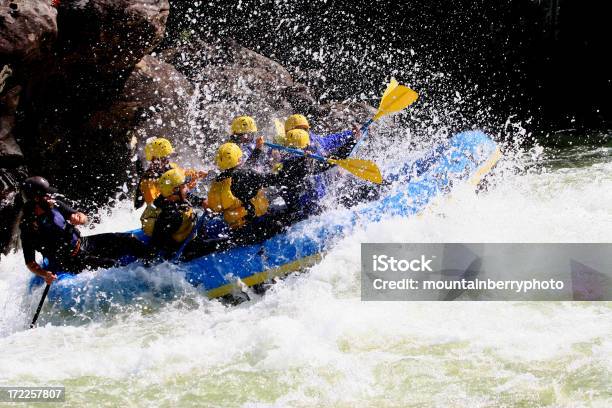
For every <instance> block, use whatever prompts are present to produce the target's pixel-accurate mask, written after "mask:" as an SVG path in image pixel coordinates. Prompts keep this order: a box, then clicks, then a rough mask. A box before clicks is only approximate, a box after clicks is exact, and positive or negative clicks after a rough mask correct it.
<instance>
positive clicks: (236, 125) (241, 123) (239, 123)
mask: <svg viewBox="0 0 612 408" xmlns="http://www.w3.org/2000/svg"><path fill="white" fill-rule="evenodd" d="M255 132H257V125H256V124H255V119H253V118H252V117H251V116H238V117H237V118H236V119H234V120H233V121H232V134H233V135H242V134H245V133H255Z"/></svg>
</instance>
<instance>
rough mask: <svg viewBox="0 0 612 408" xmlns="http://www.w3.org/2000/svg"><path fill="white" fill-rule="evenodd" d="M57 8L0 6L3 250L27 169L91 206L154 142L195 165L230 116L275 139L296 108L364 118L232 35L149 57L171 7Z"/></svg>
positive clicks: (150, 3)
mask: <svg viewBox="0 0 612 408" xmlns="http://www.w3.org/2000/svg"><path fill="white" fill-rule="evenodd" d="M56 3H59V5H57V4H56ZM54 4H56V7H54V6H52V2H51V0H10V1H9V0H0V126H1V128H0V249H2V250H6V249H7V248H8V246H9V242H10V241H11V237H13V238H14V234H13V230H14V226H15V220H16V216H17V214H18V212H19V205H20V203H19V201H20V200H19V194H18V193H19V191H18V186H19V184H20V182H21V181H22V180H23V179H24V178H25V177H27V175H28V174H30V175H33V174H38V175H43V176H45V177H47V178H48V179H49V180H50V181H51V182H52V183H53V184H55V185H56V186H57V187H59V188H60V190H61V191H63V192H64V193H66V194H67V195H68V196H70V197H72V198H75V199H79V200H80V201H81V202H82V203H84V204H91V205H92V206H93V205H98V204H104V203H106V202H107V200H108V199H109V198H113V197H115V196H116V195H117V194H118V193H120V192H122V191H124V192H125V191H126V187H127V190H128V191H129V190H130V189H131V188H132V187H133V185H134V180H135V179H136V177H135V176H136V175H137V172H138V171H139V161H140V160H139V155H140V153H141V152H142V149H141V148H142V146H143V144H144V142H145V140H146V139H147V138H148V137H151V136H160V135H164V136H166V137H168V138H170V139H172V140H173V141H174V142H175V144H176V145H177V147H178V151H179V154H181V156H182V157H181V159H184V160H187V159H188V158H189V159H190V160H189V161H196V162H199V163H200V164H203V163H207V162H209V160H210V156H209V154H210V153H211V151H212V150H213V148H214V147H216V146H217V145H218V144H219V143H221V141H222V140H224V139H225V138H226V137H227V134H228V130H229V129H228V128H229V123H230V121H231V119H232V118H233V116H235V115H239V114H251V115H253V116H255V118H256V119H257V121H258V123H259V124H260V127H261V128H262V130H264V131H265V132H266V133H267V134H268V135H271V134H272V132H273V126H272V119H273V118H276V117H283V116H286V115H289V114H291V113H293V112H302V113H307V114H309V115H311V117H312V118H313V120H314V122H315V123H317V126H318V128H317V129H318V130H321V131H324V130H325V131H326V130H339V129H340V128H342V127H347V126H348V127H350V126H351V125H352V124H353V123H357V122H362V121H363V120H365V118H366V117H367V116H368V115H370V114H371V111H372V108H371V107H369V106H367V105H347V104H342V103H331V104H327V105H318V104H317V103H316V101H315V99H314V97H313V96H312V92H311V91H310V90H309V89H308V88H307V87H305V86H304V85H301V84H299V83H296V82H295V81H294V80H293V78H292V76H291V75H290V74H289V72H288V71H287V70H286V69H285V68H283V67H282V66H281V65H279V64H278V63H276V62H274V61H272V60H270V59H268V58H265V57H263V56H262V55H260V54H257V53H255V52H253V51H251V50H248V49H246V48H243V47H241V46H239V45H238V44H237V43H234V42H232V41H229V40H227V41H221V42H216V43H203V42H197V41H194V42H192V43H189V44H188V45H187V46H183V47H180V48H176V47H174V48H169V49H167V50H165V51H164V52H162V54H161V55H156V53H154V52H153V50H154V49H155V47H156V46H157V45H158V44H159V42H160V41H161V39H162V37H163V36H164V29H165V24H166V20H167V17H168V14H169V12H170V10H169V4H168V0H60V1H59V2H54ZM175 66H176V68H175ZM177 68H178V69H177ZM185 74H186V75H185ZM191 159H194V160H191Z"/></svg>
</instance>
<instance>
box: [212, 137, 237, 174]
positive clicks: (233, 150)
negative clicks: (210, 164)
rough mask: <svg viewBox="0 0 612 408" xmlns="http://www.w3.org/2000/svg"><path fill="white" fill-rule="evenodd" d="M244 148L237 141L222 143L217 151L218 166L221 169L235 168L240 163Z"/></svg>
mask: <svg viewBox="0 0 612 408" xmlns="http://www.w3.org/2000/svg"><path fill="white" fill-rule="evenodd" d="M241 158H242V150H240V147H238V145H237V144H236V143H225V144H222V145H221V147H220V148H219V150H218V151H217V158H216V162H217V167H219V168H220V169H221V170H227V169H233V168H234V167H236V166H238V164H240V159H241Z"/></svg>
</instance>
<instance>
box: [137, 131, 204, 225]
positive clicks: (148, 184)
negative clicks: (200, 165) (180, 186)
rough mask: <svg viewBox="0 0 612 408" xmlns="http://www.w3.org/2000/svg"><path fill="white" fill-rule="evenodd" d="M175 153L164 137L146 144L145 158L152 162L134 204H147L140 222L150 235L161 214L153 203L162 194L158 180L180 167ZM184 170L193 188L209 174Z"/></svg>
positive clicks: (143, 176) (144, 175) (143, 177)
mask: <svg viewBox="0 0 612 408" xmlns="http://www.w3.org/2000/svg"><path fill="white" fill-rule="evenodd" d="M173 153H174V148H173V147H172V144H171V143H170V141H169V140H168V139H166V138H163V137H157V138H153V139H151V140H149V141H148V143H147V144H146V146H145V158H146V159H147V161H149V162H150V165H149V167H148V168H147V170H145V172H144V174H143V175H142V177H141V179H140V182H139V183H138V193H136V197H135V201H134V206H135V207H136V208H139V207H140V206H142V204H143V203H146V204H147V208H145V210H144V212H143V213H142V215H141V217H140V222H141V225H142V230H143V231H144V233H145V234H146V235H148V236H151V235H152V234H153V226H154V223H155V218H157V216H158V214H159V209H158V208H156V207H155V205H153V202H154V201H155V199H156V198H157V197H159V195H160V190H159V184H158V180H159V178H160V177H161V175H162V174H164V173H165V172H167V171H168V170H172V169H175V168H179V166H178V165H177V164H176V163H174V162H171V161H170V157H171V155H172V154H173ZM184 172H185V175H186V176H187V177H189V178H190V180H191V181H190V184H189V186H188V187H189V189H193V188H194V187H195V185H196V183H197V181H198V180H199V179H201V178H204V177H206V174H207V173H206V172H204V171H196V170H184Z"/></svg>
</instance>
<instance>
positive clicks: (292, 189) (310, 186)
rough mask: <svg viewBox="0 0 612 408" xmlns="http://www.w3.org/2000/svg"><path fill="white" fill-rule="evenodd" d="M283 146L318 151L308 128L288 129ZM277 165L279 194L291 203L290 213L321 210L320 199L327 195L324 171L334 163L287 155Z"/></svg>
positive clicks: (299, 213)
mask: <svg viewBox="0 0 612 408" xmlns="http://www.w3.org/2000/svg"><path fill="white" fill-rule="evenodd" d="M282 142H283V145H285V146H287V147H292V148H295V149H300V150H304V152H306V153H315V152H316V149H315V148H313V147H312V145H311V139H310V135H309V133H308V132H307V131H306V130H304V129H292V130H290V131H288V132H287V133H286V135H285V138H284V140H283V141H282ZM282 157H283V158H282V160H281V161H280V163H278V164H277V166H276V167H275V169H276V171H277V174H276V178H277V182H278V184H280V185H281V188H280V189H279V194H280V196H281V197H282V199H283V201H284V202H285V204H286V205H287V213H290V214H293V215H294V217H297V218H303V217H305V216H308V215H310V214H315V213H317V212H319V209H320V205H319V202H320V201H321V200H322V199H323V197H325V194H326V188H325V182H324V180H323V179H322V178H321V174H320V173H323V172H325V171H327V170H329V169H330V168H331V167H332V165H330V164H328V163H324V162H321V161H318V160H313V159H311V158H309V157H308V156H307V155H306V156H294V155H283V156H282Z"/></svg>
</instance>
